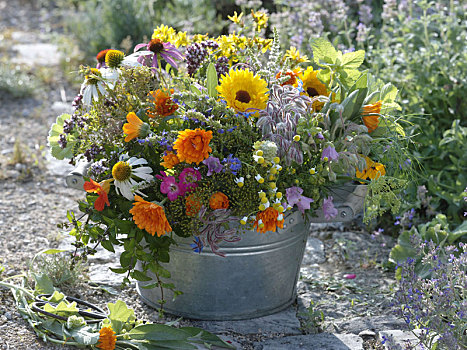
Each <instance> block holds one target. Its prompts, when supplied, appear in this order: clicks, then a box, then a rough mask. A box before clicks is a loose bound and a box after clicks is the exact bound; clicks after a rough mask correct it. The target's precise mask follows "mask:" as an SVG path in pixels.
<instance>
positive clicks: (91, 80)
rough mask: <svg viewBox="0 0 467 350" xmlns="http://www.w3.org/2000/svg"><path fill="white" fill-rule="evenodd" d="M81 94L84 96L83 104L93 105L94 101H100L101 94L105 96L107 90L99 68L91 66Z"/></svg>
mask: <svg viewBox="0 0 467 350" xmlns="http://www.w3.org/2000/svg"><path fill="white" fill-rule="evenodd" d="M80 94H81V95H82V96H83V104H84V105H85V106H91V103H92V101H93V100H94V101H99V94H101V95H102V96H105V95H106V94H107V91H106V90H105V85H104V83H103V81H102V74H101V72H100V71H99V69H97V68H90V71H89V74H88V75H86V76H85V78H84V83H83V84H82V85H81V90H80Z"/></svg>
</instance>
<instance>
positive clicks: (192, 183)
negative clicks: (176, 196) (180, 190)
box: [178, 168, 201, 191]
mask: <svg viewBox="0 0 467 350" xmlns="http://www.w3.org/2000/svg"><path fill="white" fill-rule="evenodd" d="M178 179H179V180H180V183H181V184H182V185H183V186H184V187H185V191H191V190H194V189H195V188H196V187H198V184H197V183H196V182H197V181H199V180H201V174H200V172H199V171H198V170H196V169H193V168H185V169H183V171H182V172H181V173H180V175H179V176H178Z"/></svg>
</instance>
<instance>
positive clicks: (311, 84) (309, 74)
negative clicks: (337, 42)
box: [300, 66, 329, 111]
mask: <svg viewBox="0 0 467 350" xmlns="http://www.w3.org/2000/svg"><path fill="white" fill-rule="evenodd" d="M318 73H319V70H315V71H314V70H313V67H311V66H310V67H308V68H307V69H306V71H304V72H303V73H302V74H300V79H301V81H302V82H303V90H304V92H303V94H306V95H308V96H309V97H310V98H313V97H316V96H329V91H328V89H327V87H326V85H324V84H323V83H322V82H321V81H320V80H319V79H318V77H317V75H318ZM323 105H324V103H323V102H319V101H314V102H313V109H314V110H315V111H319V110H320V109H321V108H322V107H323Z"/></svg>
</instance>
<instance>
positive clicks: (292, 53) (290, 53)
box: [284, 46, 309, 67]
mask: <svg viewBox="0 0 467 350" xmlns="http://www.w3.org/2000/svg"><path fill="white" fill-rule="evenodd" d="M284 59H289V62H290V66H291V67H295V66H297V65H298V64H300V63H304V62H309V60H308V56H307V55H303V56H302V55H301V54H300V51H298V50H297V48H296V47H295V46H291V47H290V49H288V50H287V51H286V52H285V55H284Z"/></svg>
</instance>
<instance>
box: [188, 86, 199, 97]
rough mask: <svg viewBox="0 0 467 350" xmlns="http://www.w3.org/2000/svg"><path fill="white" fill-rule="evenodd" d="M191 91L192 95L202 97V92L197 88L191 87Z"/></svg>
mask: <svg viewBox="0 0 467 350" xmlns="http://www.w3.org/2000/svg"><path fill="white" fill-rule="evenodd" d="M190 90H191V92H192V93H194V94H196V95H198V96H200V95H201V91H200V90H199V89H198V88H197V87H196V86H195V85H193V84H192V85H190Z"/></svg>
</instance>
